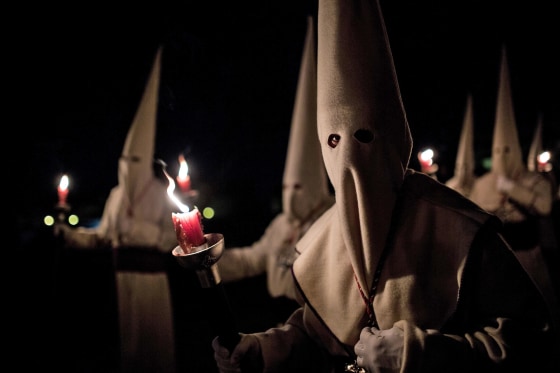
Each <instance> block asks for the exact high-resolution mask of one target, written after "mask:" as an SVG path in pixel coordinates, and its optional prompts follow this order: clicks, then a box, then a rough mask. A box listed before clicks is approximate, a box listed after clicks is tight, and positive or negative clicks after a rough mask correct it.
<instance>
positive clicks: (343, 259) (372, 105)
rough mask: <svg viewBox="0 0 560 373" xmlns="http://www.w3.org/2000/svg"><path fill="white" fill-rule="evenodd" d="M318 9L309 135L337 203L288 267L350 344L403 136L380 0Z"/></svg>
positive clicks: (406, 156) (393, 189)
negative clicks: (314, 133) (313, 131)
mask: <svg viewBox="0 0 560 373" xmlns="http://www.w3.org/2000/svg"><path fill="white" fill-rule="evenodd" d="M318 14H319V19H318V67H317V71H318V80H317V82H318V85H317V91H318V96H317V108H318V110H317V120H318V134H319V142H320V144H321V148H322V153H323V159H324V162H325V166H326V169H327V173H328V176H329V178H330V180H331V182H332V184H333V187H334V190H335V198H336V204H335V206H334V207H333V208H331V210H330V211H329V213H327V214H326V215H324V216H323V217H322V219H321V220H320V221H319V222H318V223H316V224H315V225H314V229H312V230H311V232H309V234H306V236H305V237H303V239H302V241H301V242H300V244H298V249H299V248H301V249H302V250H305V251H304V252H303V254H302V255H301V256H300V257H299V258H298V260H296V262H295V263H294V272H295V276H296V279H297V281H298V283H299V284H300V286H301V288H302V290H303V292H304V294H305V296H307V297H308V300H309V302H310V303H311V304H312V306H313V308H314V309H315V310H316V311H317V312H318V314H319V315H320V317H321V318H322V319H323V320H324V321H325V323H326V325H327V326H328V327H329V328H330V329H331V331H332V332H333V333H334V334H335V335H336V336H337V338H339V339H340V340H341V341H342V342H344V343H350V344H353V343H355V342H356V339H357V338H358V337H359V330H360V325H362V326H364V324H361V322H363V320H362V321H360V319H361V318H362V317H364V315H365V305H364V301H363V299H362V298H361V296H360V291H359V288H361V290H362V291H363V293H364V295H365V297H369V293H370V289H371V286H372V281H373V277H374V271H375V269H376V266H377V264H378V262H379V258H380V255H381V252H382V251H383V249H384V247H385V244H386V239H387V236H388V230H389V226H390V221H391V217H392V213H393V209H394V205H395V201H396V199H397V191H398V189H399V188H400V186H401V184H402V182H403V179H404V174H405V171H406V169H407V167H408V162H409V160H410V154H411V150H412V138H411V135H410V129H409V126H408V122H407V118H406V114H405V111H404V107H403V104H402V99H401V94H400V90H399V85H398V82H397V77H396V73H395V68H394V63H393V57H392V54H391V49H390V46H389V41H388V37H387V32H386V29H385V23H384V20H383V15H382V12H381V8H380V5H379V1H377V0H373V1H370V0H319V13H318ZM319 231H320V233H319ZM323 237H328V239H326V238H323ZM300 259H301V260H300ZM354 276H355V279H356V280H355V279H354ZM355 281H357V282H358V284H359V288H358V284H356V282H355ZM341 294H343V295H341ZM340 297H343V299H340ZM340 315H345V317H343V318H341V317H340Z"/></svg>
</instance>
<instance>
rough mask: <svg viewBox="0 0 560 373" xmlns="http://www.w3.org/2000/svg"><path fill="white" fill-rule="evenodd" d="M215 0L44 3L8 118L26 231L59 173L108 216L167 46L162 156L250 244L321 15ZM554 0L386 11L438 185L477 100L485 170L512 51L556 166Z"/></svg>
mask: <svg viewBox="0 0 560 373" xmlns="http://www.w3.org/2000/svg"><path fill="white" fill-rule="evenodd" d="M202 3H204V5H201V4H199V2H190V1H187V2H183V3H182V4H181V5H180V6H179V5H174V6H171V5H169V4H166V3H165V2H162V3H157V4H146V5H139V4H136V5H135V8H134V9H130V10H123V9H117V8H115V7H109V6H107V5H106V4H103V3H100V4H97V3H96V4H95V5H91V6H90V8H86V7H84V8H83V9H78V8H76V9H73V8H60V9H56V8H52V7H49V8H45V9H44V11H45V13H43V12H42V10H43V9H41V8H39V9H37V11H36V12H34V15H32V16H28V17H26V18H25V19H24V20H23V22H22V23H20V24H19V25H18V30H19V31H18V32H15V33H14V37H17V39H16V40H18V43H16V45H15V46H14V52H13V53H12V54H11V55H12V56H13V57H14V58H15V63H16V67H15V70H14V71H15V73H14V74H13V76H14V77H15V78H16V80H17V81H18V84H17V89H16V91H15V93H14V94H13V95H12V98H15V99H16V106H15V107H16V108H17V114H18V115H17V116H15V117H13V118H12V119H11V121H13V123H12V125H15V126H14V127H15V129H16V133H18V134H20V135H21V137H20V140H21V141H20V142H19V146H17V147H11V149H12V150H10V156H9V157H8V159H10V160H11V161H10V163H11V166H12V167H14V172H13V173H11V174H12V175H13V177H14V179H15V180H18V182H17V188H15V189H17V191H16V193H17V196H18V198H17V201H18V203H17V206H18V208H17V209H16V216H18V222H20V224H19V227H20V228H21V229H23V231H24V232H27V231H28V230H33V228H35V227H36V225H41V224H42V217H43V215H44V214H47V213H49V212H51V210H52V208H53V206H54V204H55V203H56V201H57V195H56V186H57V184H58V182H59V179H60V176H61V175H62V173H67V174H68V175H69V176H70V178H71V185H70V194H69V197H68V201H69V203H70V204H71V206H72V208H73V210H74V212H78V213H81V216H83V219H84V220H83V222H87V218H88V217H92V218H95V217H96V216H99V215H100V214H101V211H102V207H103V203H104V201H105V198H106V197H107V195H108V193H109V190H110V188H111V187H113V186H114V185H116V184H117V160H118V157H119V155H120V152H121V150H122V146H123V144H124V138H125V136H126V133H127V131H128V129H129V126H130V124H131V122H132V117H133V115H134V112H135V110H136V108H137V105H138V102H139V100H140V96H141V94H142V91H143V89H144V84H145V81H146V78H147V75H148V73H149V70H150V68H151V64H152V61H153V57H154V54H155V51H156V49H157V47H158V45H163V46H164V52H163V62H162V63H163V66H162V77H161V90H160V100H159V113H158V128H157V139H156V141H157V145H156V157H159V158H161V159H163V160H164V161H166V162H167V163H168V165H169V171H170V173H171V174H174V173H176V170H177V167H178V162H177V156H178V154H179V153H183V154H185V156H186V158H187V162H188V163H189V166H190V174H191V179H192V183H193V187H194V188H195V189H198V190H199V191H200V192H201V194H200V196H201V197H200V200H199V204H200V207H205V206H212V207H214V208H215V210H216V213H217V216H216V218H215V219H214V220H213V221H207V222H206V225H207V230H208V229H212V230H213V231H222V232H226V233H228V237H231V240H232V241H238V240H250V239H252V238H253V237H255V235H258V234H260V232H262V229H263V228H264V227H265V226H266V224H267V223H268V220H269V218H270V217H271V216H273V215H274V214H275V213H276V212H278V211H279V209H280V206H281V204H280V192H281V181H282V172H283V167H284V158H285V152H286V146H287V139H288V134H289V126H290V119H291V113H292V108H293V101H294V95H295V89H296V82H297V74H298V69H299V63H300V58H301V50H302V46H303V38H304V35H305V27H306V23H305V17H306V14H307V13H308V12H309V11H310V9H313V7H314V5H313V4H312V2H309V3H308V2H305V1H286V2H279V3H275V2H241V4H240V3H239V2H202ZM545 3H546V2H545V1H541V0H538V1H534V2H531V3H520V4H518V3H517V2H507V1H496V0H491V1H456V2H439V1H425V2H416V1H405V0H398V1H382V6H383V10H384V11H385V19H386V24H387V28H388V32H389V37H390V41H391V46H392V50H393V54H394V60H395V64H396V68H397V74H398V77H399V82H400V86H401V92H402V95H403V100H404V103H405V108H406V110H407V114H408V119H409V122H410V126H411V129H412V132H413V137H414V147H415V149H414V151H413V157H412V159H411V164H410V165H411V167H413V168H416V169H418V163H417V159H416V153H417V152H418V151H419V150H420V149H422V148H424V147H426V146H432V147H434V148H435V149H436V159H435V161H436V162H437V163H438V164H439V166H440V171H439V173H438V177H439V179H440V180H441V181H445V180H447V179H448V178H450V177H451V176H452V174H453V167H454V161H455V152H456V145H457V144H458V138H459V132H460V130H461V125H462V120H463V115H464V109H465V104H466V95H467V93H471V94H472V95H473V100H474V116H475V148H476V156H477V162H478V169H477V171H478V172H482V171H484V170H483V169H482V168H481V167H482V160H483V158H485V157H488V156H489V155H490V152H491V136H492V131H493V124H494V109H495V105H496V90H497V85H498V83H497V77H498V73H499V61H500V49H501V47H502V45H505V46H506V48H507V52H508V57H509V64H510V74H511V86H512V92H513V96H514V97H513V99H514V108H515V113H516V120H517V127H518V131H519V138H520V141H521V142H522V147H523V149H524V151H525V154H526V153H527V151H528V148H529V145H530V142H531V139H532V135H533V131H534V128H535V126H536V123H537V120H538V116H539V115H541V116H542V120H543V125H544V128H543V135H544V138H543V142H544V146H545V148H547V149H549V150H552V151H555V154H556V158H555V160H554V161H555V165H557V164H558V154H559V153H560V149H559V147H560V146H559V141H560V126H559V123H560V119H559V118H560V116H559V109H558V106H559V105H558V103H559V102H560V100H559V98H560V96H559V95H558V84H557V83H558V75H559V74H558V71H557V70H558V66H560V64H559V63H558V62H559V59H558V57H557V56H556V54H557V53H555V50H556V49H557V47H556V46H557V42H558V40H557V35H559V33H558V32H557V31H558V29H557V27H556V26H555V23H556V22H553V19H552V15H553V12H552V9H551V7H550V6H548V5H545ZM45 14H48V16H45ZM10 75H12V74H11V72H10ZM9 142H11V141H9ZM23 239H26V237H25V236H24V237H23ZM230 242H231V241H230ZM232 243H233V242H232Z"/></svg>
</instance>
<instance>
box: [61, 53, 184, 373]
mask: <svg viewBox="0 0 560 373" xmlns="http://www.w3.org/2000/svg"><path fill="white" fill-rule="evenodd" d="M161 54H162V49H161V48H159V49H158V51H157V54H156V56H155V59H154V62H153V67H152V70H151V73H150V76H149V79H148V81H147V84H146V87H145V90H144V93H143V96H142V98H141V101H140V105H139V107H138V109H137V111H136V114H135V116H134V120H133V122H132V125H131V126H130V129H129V131H128V134H127V136H126V140H125V143H124V147H123V150H122V155H121V157H120V159H119V166H118V181H119V184H118V185H117V186H115V187H114V188H113V189H112V190H111V192H110V194H109V197H108V199H107V201H106V203H105V208H104V210H103V215H102V217H101V221H100V223H99V226H98V227H96V228H89V229H86V228H79V229H75V230H72V229H70V228H68V227H65V228H63V229H64V239H65V242H66V245H67V246H71V247H76V248H96V247H106V246H107V245H110V246H111V247H112V248H113V249H114V250H115V255H114V257H115V260H116V263H115V266H116V270H117V272H116V283H117V297H118V307H119V326H120V341H121V351H120V352H121V372H122V373H126V372H136V373H138V372H161V373H164V372H174V371H175V348H174V343H175V342H174V327H173V318H172V307H171V295H170V291H169V284H168V278H167V274H166V272H165V270H166V266H165V263H166V261H165V256H167V255H169V257H171V254H170V253H171V250H172V249H173V247H174V246H176V244H177V239H176V235H175V231H174V228H173V223H172V220H171V214H172V212H173V211H174V210H173V207H172V205H171V203H170V200H169V198H168V197H167V186H166V185H165V184H164V183H163V182H162V181H161V180H160V179H158V178H157V177H156V176H155V175H154V171H153V164H154V147H155V135H156V119H157V103H158V93H159V81H160V69H161Z"/></svg>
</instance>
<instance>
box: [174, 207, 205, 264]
mask: <svg viewBox="0 0 560 373" xmlns="http://www.w3.org/2000/svg"><path fill="white" fill-rule="evenodd" d="M172 219H173V226H174V227H175V233H176V234H177V242H179V246H181V249H183V252H184V253H185V254H191V253H192V252H195V251H197V250H198V249H197V248H198V247H200V246H202V245H204V244H205V243H206V238H204V233H203V232H202V215H201V214H200V212H199V211H198V209H197V208H196V207H195V208H194V209H193V210H192V211H187V212H182V213H175V212H174V213H172Z"/></svg>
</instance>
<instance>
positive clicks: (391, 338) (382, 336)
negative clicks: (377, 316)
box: [354, 327, 404, 373]
mask: <svg viewBox="0 0 560 373" xmlns="http://www.w3.org/2000/svg"><path fill="white" fill-rule="evenodd" d="M403 350H404V332H403V331H402V330H401V329H399V328H396V327H393V328H391V329H386V330H379V329H377V328H375V327H371V328H370V327H365V328H363V329H362V332H361V333H360V340H359V341H358V343H356V345H355V346H354V353H355V354H356V356H357V359H356V362H357V363H358V366H360V367H362V368H365V369H366V370H367V371H368V372H369V373H379V372H381V371H383V372H387V369H389V370H394V371H399V370H400V368H401V365H402V355H403Z"/></svg>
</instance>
